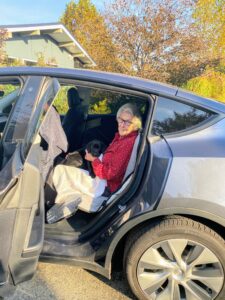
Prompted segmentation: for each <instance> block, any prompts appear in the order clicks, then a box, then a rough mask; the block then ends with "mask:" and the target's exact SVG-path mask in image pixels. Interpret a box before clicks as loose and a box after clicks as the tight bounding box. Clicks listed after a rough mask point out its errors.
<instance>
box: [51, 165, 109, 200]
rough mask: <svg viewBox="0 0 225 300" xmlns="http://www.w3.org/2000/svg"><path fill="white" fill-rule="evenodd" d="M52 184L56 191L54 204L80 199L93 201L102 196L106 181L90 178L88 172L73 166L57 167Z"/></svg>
mask: <svg viewBox="0 0 225 300" xmlns="http://www.w3.org/2000/svg"><path fill="white" fill-rule="evenodd" d="M53 184H54V186H55V188H56V191H57V197H56V200H55V203H61V202H66V201H70V200H72V199H73V198H74V200H75V199H77V198H78V197H81V200H82V201H85V202H89V201H90V203H91V201H93V199H94V198H96V197H99V196H101V195H102V194H103V192H104V190H105V187H106V180H104V179H100V178H99V177H95V178H92V177H91V176H89V172H88V171H85V170H82V169H78V168H76V167H73V166H66V165H58V166H56V167H55V170H54V173H53Z"/></svg>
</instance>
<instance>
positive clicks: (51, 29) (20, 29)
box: [0, 23, 96, 67]
mask: <svg viewBox="0 0 225 300" xmlns="http://www.w3.org/2000/svg"><path fill="white" fill-rule="evenodd" d="M0 28H4V29H6V30H7V32H8V34H9V38H13V36H18V35H20V36H28V35H30V36H32V35H33V36H34V35H49V36H50V37H51V38H52V39H53V40H54V41H55V42H56V43H57V44H58V46H59V47H60V48H61V47H62V48H65V49H66V50H67V51H68V52H69V54H70V55H72V56H73V57H76V58H78V59H79V60H81V62H82V63H83V64H85V65H87V66H89V67H90V66H96V63H95V62H94V61H93V59H92V58H91V57H90V56H89V54H88V53H87V52H86V51H85V50H84V48H83V47H82V46H81V45H80V44H79V43H78V41H77V40H76V39H75V38H74V37H73V36H72V34H71V33H70V32H69V31H68V29H67V28H66V27H65V26H64V25H63V24H61V23H48V24H29V25H4V26H0Z"/></svg>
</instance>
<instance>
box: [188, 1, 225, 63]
mask: <svg viewBox="0 0 225 300" xmlns="http://www.w3.org/2000/svg"><path fill="white" fill-rule="evenodd" d="M193 17H194V18H195V20H196V23H197V24H198V26H199V31H200V32H201V33H202V36H203V37H204V40H205V42H206V43H207V45H208V48H209V49H211V50H213V53H214V55H217V56H218V57H220V58H221V57H222V58H223V59H224V58H225V0H197V1H196V6H195V10H194V13H193Z"/></svg>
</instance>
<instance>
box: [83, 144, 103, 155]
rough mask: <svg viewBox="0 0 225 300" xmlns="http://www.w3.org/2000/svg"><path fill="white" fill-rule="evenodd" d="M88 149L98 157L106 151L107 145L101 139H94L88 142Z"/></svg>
mask: <svg viewBox="0 0 225 300" xmlns="http://www.w3.org/2000/svg"><path fill="white" fill-rule="evenodd" d="M86 149H87V151H88V152H89V153H91V155H93V156H95V157H98V156H99V155H101V154H102V153H103V152H104V151H105V149H106V146H105V144H104V143H103V142H101V141H99V140H93V141H91V142H89V143H88V144H87V147H86Z"/></svg>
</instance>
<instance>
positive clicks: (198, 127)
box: [150, 95, 225, 138]
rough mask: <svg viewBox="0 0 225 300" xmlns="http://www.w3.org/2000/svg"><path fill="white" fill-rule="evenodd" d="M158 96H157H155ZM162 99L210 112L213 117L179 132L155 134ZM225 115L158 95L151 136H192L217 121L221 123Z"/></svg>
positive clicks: (190, 102) (181, 100) (187, 102)
mask: <svg viewBox="0 0 225 300" xmlns="http://www.w3.org/2000/svg"><path fill="white" fill-rule="evenodd" d="M154 96H156V95H154ZM160 98H164V99H166V100H168V101H173V102H174V101H175V102H178V103H180V104H184V105H186V106H189V107H192V108H193V109H197V110H200V111H205V112H209V113H211V116H209V117H208V118H206V119H205V120H204V121H201V122H199V123H197V124H195V125H192V126H189V127H186V128H184V129H182V130H179V131H174V132H169V133H165V132H164V133H158V134H156V133H154V131H153V122H154V120H155V115H156V110H157V107H158V106H157V105H158V102H159V99H160ZM224 117H225V115H223V114H221V113H219V112H217V111H215V110H213V109H211V108H206V107H203V106H202V105H197V104H196V103H194V102H192V101H185V100H184V99H180V98H172V97H168V96H165V95H158V96H156V97H155V103H154V111H153V116H152V120H151V125H150V135H151V136H166V137H168V138H169V137H175V136H176V137H178V136H183V135H186V134H191V133H193V132H196V131H199V130H202V129H203V128H206V127H209V126H210V125H211V124H214V123H216V122H217V121H219V120H220V119H222V118H224Z"/></svg>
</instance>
